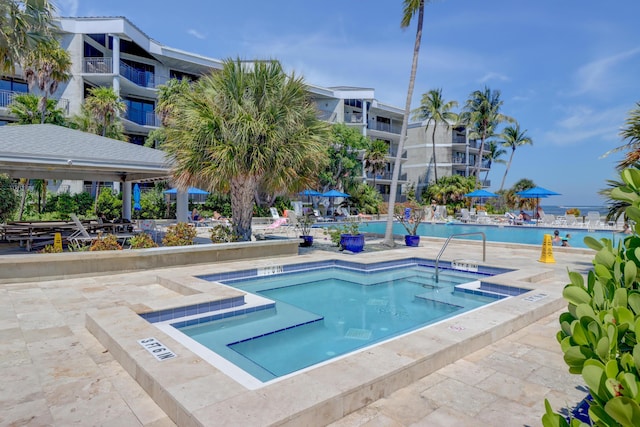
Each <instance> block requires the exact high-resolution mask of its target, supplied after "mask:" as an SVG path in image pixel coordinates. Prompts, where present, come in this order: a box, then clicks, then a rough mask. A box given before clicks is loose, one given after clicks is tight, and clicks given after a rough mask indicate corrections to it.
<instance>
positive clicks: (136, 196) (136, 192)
mask: <svg viewBox="0 0 640 427" xmlns="http://www.w3.org/2000/svg"><path fill="white" fill-rule="evenodd" d="M133 209H134V210H136V211H139V210H140V209H142V206H141V205H140V186H139V185H138V184H136V185H134V186H133Z"/></svg>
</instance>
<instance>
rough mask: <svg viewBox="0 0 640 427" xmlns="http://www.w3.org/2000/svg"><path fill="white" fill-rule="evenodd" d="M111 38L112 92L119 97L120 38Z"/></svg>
mask: <svg viewBox="0 0 640 427" xmlns="http://www.w3.org/2000/svg"><path fill="white" fill-rule="evenodd" d="M111 37H112V38H113V58H112V64H111V65H112V67H113V69H112V70H111V71H112V72H113V91H114V92H115V93H116V95H118V97H120V36H117V35H115V34H111Z"/></svg>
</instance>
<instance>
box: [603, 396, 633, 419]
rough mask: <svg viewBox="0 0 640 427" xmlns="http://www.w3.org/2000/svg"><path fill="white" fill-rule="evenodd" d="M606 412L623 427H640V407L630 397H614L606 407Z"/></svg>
mask: <svg viewBox="0 0 640 427" xmlns="http://www.w3.org/2000/svg"><path fill="white" fill-rule="evenodd" d="M604 410H605V412H606V413H607V414H609V415H610V416H611V418H613V419H614V420H616V421H617V422H619V423H620V425H622V426H623V427H638V426H639V425H640V406H638V404H637V403H636V402H635V401H633V400H632V399H630V398H628V397H625V396H619V397H614V398H613V399H611V400H609V401H608V402H607V403H606V404H605V405H604Z"/></svg>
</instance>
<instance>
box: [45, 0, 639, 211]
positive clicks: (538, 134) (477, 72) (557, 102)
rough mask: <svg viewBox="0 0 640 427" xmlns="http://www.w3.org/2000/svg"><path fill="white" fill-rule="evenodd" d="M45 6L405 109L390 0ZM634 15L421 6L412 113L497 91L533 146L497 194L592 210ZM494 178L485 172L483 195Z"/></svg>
mask: <svg viewBox="0 0 640 427" xmlns="http://www.w3.org/2000/svg"><path fill="white" fill-rule="evenodd" d="M53 2H54V4H55V5H56V6H57V8H58V14H59V15H60V16H78V17H80V16H124V17H126V18H128V19H129V20H130V21H131V22H132V23H133V24H135V25H136V26H137V27H138V28H140V29H141V30H142V31H143V32H145V33H146V34H147V35H148V36H149V37H151V38H153V39H155V40H157V41H158V42H160V43H161V44H163V45H166V46H170V47H173V48H177V49H182V50H185V51H188V52H192V53H196V54H200V55H204V56H207V57H211V58H216V59H228V58H241V59H245V60H249V59H278V60H279V61H280V62H281V63H282V64H283V66H284V67H285V69H286V70H287V71H288V72H295V73H296V74H297V75H301V76H302V77H303V78H304V80H305V81H306V82H308V83H310V84H313V85H318V86H324V87H331V86H357V87H367V88H374V89H375V96H376V98H377V100H378V101H379V102H382V103H385V104H390V105H393V106H396V107H400V108H404V105H405V100H406V96H407V88H408V83H409V75H410V71H411V60H412V54H413V44H414V39H415V31H416V21H417V18H416V19H414V20H413V22H412V25H411V26H410V27H408V28H406V29H402V28H401V27H400V21H401V18H402V4H403V1H402V0H346V1H345V0H341V1H337V0H324V1H322V2H317V1H308V0H306V1H304V0H303V1H300V0H269V1H258V0H250V1H245V2H239V1H235V2H230V1H219V0H211V1H209V0H208V1H205V0H201V1H196V0H182V1H180V2H177V3H176V2H168V1H165V0H155V1H151V0H138V1H131V0H126V1H125V0H110V1H108V2H107V1H104V0H53ZM638 16H640V2H639V1H638V0H614V1H611V2H603V1H596V0H537V1H524V0H485V1H478V0H434V1H431V2H429V3H428V4H427V6H426V7H425V19H424V27H423V38H422V46H421V49H420V59H419V65H418V73H417V78H416V84H415V89H414V93H413V101H412V108H416V107H417V106H418V105H419V103H420V98H421V95H422V94H423V93H425V92H427V91H429V90H431V89H438V88H441V89H442V93H443V96H444V98H445V99H446V100H455V101H457V102H458V104H459V105H460V107H462V106H463V105H464V103H465V101H466V100H467V99H468V98H469V95H470V94H471V93H472V92H473V91H475V90H483V89H484V88H485V87H488V88H490V89H492V90H499V91H500V93H501V99H502V100H503V101H504V104H503V106H502V113H504V114H506V115H508V116H511V117H513V118H515V119H516V120H517V121H518V123H519V124H520V127H521V129H526V131H527V135H528V136H529V137H531V138H532V140H533V145H527V146H522V147H519V148H518V149H517V150H516V152H515V156H514V159H513V162H512V164H511V168H510V170H509V172H508V174H507V176H506V181H505V188H510V187H511V186H512V185H513V184H514V183H515V182H517V181H518V180H520V179H523V178H527V179H531V180H533V182H534V183H535V184H536V185H538V186H541V187H544V188H547V189H550V190H553V191H555V192H558V193H560V194H561V195H560V196H554V197H551V198H548V199H545V200H543V202H542V204H543V206H544V205H563V206H567V207H578V206H587V205H602V204H604V203H605V199H603V198H602V197H601V196H600V195H598V191H599V190H601V189H603V188H606V187H607V180H612V179H618V174H617V173H616V171H615V165H616V164H617V162H618V161H619V160H620V158H621V154H612V155H609V156H604V155H605V153H607V152H608V151H609V150H611V149H614V148H616V147H619V146H622V145H624V144H625V141H624V140H622V138H621V137H620V135H619V134H620V130H621V129H622V128H623V127H624V125H625V120H626V119H627V118H628V116H629V112H630V111H631V110H633V109H634V108H636V107H637V103H638V102H640V25H638V23H637V17H638ZM459 109H460V108H458V109H457V110H456V112H459ZM509 154H510V150H508V152H507V154H506V155H505V156H504V157H503V158H504V160H508V156H509ZM505 170H506V168H505V166H503V165H499V164H498V165H495V164H494V167H493V168H492V169H491V172H490V173H489V177H488V179H489V180H491V182H492V185H491V187H490V188H489V190H491V191H497V190H498V189H499V188H500V184H501V182H502V179H503V176H504V174H505ZM482 177H483V178H484V175H483V176H482Z"/></svg>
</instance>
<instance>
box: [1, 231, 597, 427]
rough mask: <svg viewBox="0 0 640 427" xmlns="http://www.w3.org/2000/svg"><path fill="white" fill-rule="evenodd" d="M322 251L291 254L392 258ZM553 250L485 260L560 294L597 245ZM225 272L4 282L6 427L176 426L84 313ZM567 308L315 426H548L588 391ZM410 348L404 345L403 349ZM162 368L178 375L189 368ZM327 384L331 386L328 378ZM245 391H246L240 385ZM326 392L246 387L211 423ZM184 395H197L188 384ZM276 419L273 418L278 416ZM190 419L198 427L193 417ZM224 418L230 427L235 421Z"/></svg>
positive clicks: (470, 251) (508, 250)
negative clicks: (568, 349)
mask: <svg viewBox="0 0 640 427" xmlns="http://www.w3.org/2000/svg"><path fill="white" fill-rule="evenodd" d="M441 244H442V243H441V242H440V243H434V242H432V241H429V240H425V241H423V246H422V247H421V248H418V249H413V248H412V249H408V248H401V249H398V250H397V251H393V253H396V254H398V255H397V256H421V257H425V258H432V259H433V258H434V257H435V256H436V254H437V253H438V251H439V250H440V247H441ZM562 249H564V248H562ZM321 252H322V251H319V252H318V253H309V254H306V255H303V256H299V257H293V259H288V260H286V261H287V262H303V261H304V262H306V261H309V260H312V259H316V258H322V257H327V256H331V257H335V256H344V257H349V259H350V260H358V259H371V258H373V257H375V258H376V259H386V257H387V256H389V255H388V254H386V253H385V252H376V253H375V254H372V253H363V254H360V255H350V254H330V255H327V254H326V253H324V254H323V253H321ZM480 252H481V251H480V249H479V246H478V245H476V244H470V243H469V244H467V243H456V244H454V245H452V247H451V248H450V249H448V250H447V252H446V254H445V257H444V258H443V259H449V260H450V259H455V258H464V259H478V257H479V253H480ZM554 253H555V259H556V263H555V264H547V263H539V262H538V261H537V260H538V258H539V257H540V248H532V247H526V246H522V245H510V246H502V247H500V246H490V247H488V248H487V261H486V263H487V264H490V265H496V266H508V267H512V268H514V267H522V268H529V269H532V268H533V269H541V270H542V269H548V270H551V271H552V277H551V278H549V279H546V280H544V283H542V284H541V286H544V287H547V288H548V289H550V290H551V289H554V292H555V291H557V292H559V290H560V289H561V288H562V286H563V284H564V283H566V270H567V267H569V268H571V269H572V270H578V271H582V272H584V271H586V270H587V269H588V268H589V267H590V262H591V259H592V257H593V252H591V251H588V250H577V249H573V250H571V249H570V250H564V251H562V250H555V248H554ZM11 256H15V255H11ZM25 256H38V255H37V254H28V255H25ZM298 258H299V259H298ZM255 264H256V262H254V261H249V262H247V261H244V262H237V263H235V264H234V263H231V264H229V263H226V264H225V266H224V267H225V268H229V265H233V266H234V268H238V269H239V268H247V266H255ZM220 267H221V266H220V265H217V266H216V265H211V266H208V265H205V266H197V267H193V266H191V267H182V268H170V269H162V270H156V271H146V272H139V273H129V274H116V275H110V276H95V277H86V278H77V279H67V280H56V281H35V282H25V283H13V284H3V285H0V379H1V383H2V387H1V388H0V425H33V426H40V425H53V426H68V425H83V426H85V425H117V426H168V425H175V424H174V421H172V419H171V418H170V417H169V416H168V415H167V414H166V413H165V412H164V411H163V410H162V409H160V407H159V406H158V404H157V403H156V402H155V401H154V400H153V399H152V398H151V397H150V396H149V395H148V394H147V392H145V391H144V389H143V388H142V387H141V386H140V384H138V382H136V381H135V380H134V379H133V378H132V377H131V375H129V373H128V372H127V371H126V370H125V369H124V368H123V367H122V366H121V365H120V363H118V362H117V361H116V360H115V359H114V357H113V356H112V354H111V352H110V351H108V350H107V349H106V348H105V347H104V346H103V345H101V344H100V342H99V341H98V340H97V339H96V338H95V337H94V336H93V335H92V334H91V333H90V332H89V331H88V330H87V328H86V323H85V322H86V314H87V312H92V311H96V310H98V311H99V310H103V309H112V308H114V307H128V308H131V309H133V310H136V309H137V308H139V307H141V306H144V305H145V304H147V303H148V302H149V301H153V302H154V303H155V304H160V303H161V302H162V301H163V300H165V299H166V300H167V301H168V300H172V299H175V298H180V297H183V295H181V294H180V293H178V292H177V291H175V290H171V289H170V288H169V287H166V286H163V285H161V284H159V282H158V274H161V275H162V276H164V277H168V276H171V275H173V274H175V275H176V276H184V275H187V274H198V273H206V272H209V271H215V270H216V269H217V268H220ZM558 314H559V313H558V312H556V313H554V314H552V315H549V316H546V317H544V318H543V319H541V320H539V321H536V322H534V323H532V324H531V325H529V326H527V327H526V328H524V329H521V330H518V331H515V332H513V333H512V334H511V335H509V336H508V337H506V338H503V339H501V340H499V341H497V342H495V343H494V344H491V345H489V346H486V347H485V348H483V349H481V350H479V351H476V352H473V353H471V354H469V355H466V356H464V357H462V358H460V359H459V360H457V361H456V362H454V363H452V364H449V365H448V366H446V367H444V368H442V369H439V370H437V371H436V372H434V373H431V374H430V375H427V376H425V377H423V378H421V379H420V380H418V381H416V382H414V383H412V384H410V385H409V386H406V387H402V388H400V389H398V390H397V391H394V392H391V393H388V394H387V395H383V396H381V397H382V398H381V399H379V400H376V401H372V402H369V403H368V404H367V405H366V406H364V407H362V408H361V409H359V410H357V411H355V412H353V413H351V414H348V415H346V416H345V417H343V418H342V419H340V420H337V421H335V422H334V420H333V419H331V417H328V418H324V419H325V420H326V419H329V421H327V422H324V421H323V418H322V417H321V416H320V415H318V416H316V417H315V418H314V419H313V420H312V422H313V423H314V424H315V425H322V424H329V423H330V422H333V424H332V425H335V426H365V425H366V426H379V425H380V426H412V425H425V426H426V425H428V426H449V425H451V426H453V425H455V426H465V425H469V426H475V425H500V424H504V425H531V426H533V425H541V423H540V417H541V415H542V413H543V401H544V398H545V397H546V398H548V399H549V400H550V401H551V402H552V405H553V406H554V407H555V408H561V407H563V406H566V405H573V404H575V403H576V402H578V401H579V400H580V399H582V398H583V397H584V394H585V391H584V390H583V389H582V388H581V387H582V382H581V381H580V378H578V377H576V376H572V375H569V374H568V373H567V369H566V367H565V365H564V362H563V361H562V355H561V352H560V349H559V345H558V344H557V342H556V341H555V333H556V331H557V329H558V324H557V316H558ZM114 320H116V319H114ZM391 348H393V347H391ZM408 351H409V349H398V350H397V353H398V354H400V353H402V352H408ZM323 372H328V373H330V372H331V371H330V370H324V371H323ZM165 375H177V376H180V375H181V373H180V372H176V373H173V374H172V373H170V372H168V373H165ZM325 379H326V380H328V381H327V382H331V378H325ZM176 380H178V378H176ZM225 381H227V379H225ZM335 382H339V378H335ZM194 383H196V381H194ZM293 383H295V380H294V381H293ZM318 383H321V382H320V381H319V382H318ZM199 387H200V389H199V390H198V391H197V392H198V393H207V392H208V391H209V392H211V393H220V392H221V390H216V384H209V383H207V384H201V385H200V386H199ZM236 387H237V388H238V391H240V389H241V387H240V386H236ZM319 392H320V391H319V390H300V389H297V388H295V387H291V388H287V387H285V386H284V384H281V385H280V386H279V387H278V394H279V396H280V399H279V401H277V402H273V401H268V400H265V399H266V397H265V396H268V394H269V393H268V392H267V391H264V390H263V391H261V390H256V391H252V392H245V391H243V392H242V393H239V394H234V396H233V397H230V400H229V404H228V410H229V411H233V412H238V411H240V412H245V413H246V414H247V415H248V414H251V416H248V417H247V418H242V417H234V416H233V415H232V414H224V413H221V412H219V411H222V410H223V409H224V407H225V405H224V402H222V404H219V405H217V406H216V407H215V411H212V412H211V413H212V414H215V415H216V416H212V417H210V418H208V419H209V420H210V422H209V423H207V425H212V426H215V425H222V424H221V423H223V420H240V419H247V420H251V425H257V424H258V425H259V424H260V422H259V421H256V420H260V419H261V417H260V414H259V413H256V412H255V411H256V410H258V411H264V412H265V414H266V413H267V412H269V411H271V412H278V413H279V414H280V415H279V416H280V419H281V420H283V421H282V423H283V424H287V421H286V420H287V413H286V410H287V409H286V408H287V407H288V406H290V405H289V404H288V402H290V401H294V400H301V399H302V400H304V399H305V396H304V394H310V395H311V394H318V393H319ZM185 394H187V395H188V394H189V393H187V391H185ZM243 399H245V403H243ZM256 408H258V409H256ZM205 409H206V408H205ZM200 411H201V412H202V410H200ZM271 415H272V416H270V417H269V416H265V417H264V419H265V420H271V419H277V417H275V415H273V414H271ZM184 424H185V425H197V423H194V422H193V420H190V421H185V423H184ZM224 424H226V425H233V423H232V422H231V423H230V422H224ZM289 424H290V425H293V423H289ZM235 425H242V423H241V422H238V423H236V424H235ZM246 425H249V424H246ZM308 425H310V424H308Z"/></svg>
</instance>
